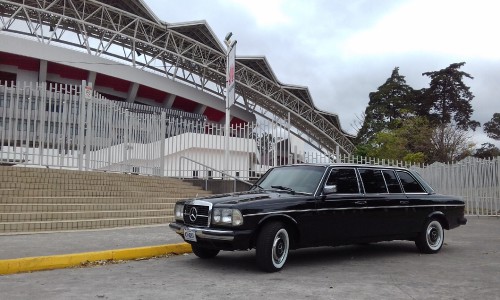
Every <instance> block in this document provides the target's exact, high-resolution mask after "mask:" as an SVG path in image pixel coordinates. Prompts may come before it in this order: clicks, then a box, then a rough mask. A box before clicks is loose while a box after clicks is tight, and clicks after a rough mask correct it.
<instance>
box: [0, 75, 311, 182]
mask: <svg viewBox="0 0 500 300" xmlns="http://www.w3.org/2000/svg"><path fill="white" fill-rule="evenodd" d="M82 90H84V86H83V85H82V86H71V85H55V84H50V85H48V86H46V85H44V84H43V85H39V84H24V85H21V84H19V83H18V84H17V85H13V84H11V86H7V85H0V141H1V144H0V161H1V162H2V163H3V164H16V165H24V166H28V165H29V166H40V167H54V168H68V169H78V170H101V171H114V172H130V173H137V174H143V175H158V176H175V177H179V176H180V177H190V178H191V177H213V176H215V175H214V174H212V172H211V171H207V169H206V168H203V167H201V165H208V166H210V167H211V168H212V169H216V170H224V166H226V164H225V160H226V157H225V155H224V149H225V147H226V145H224V143H225V142H224V125H223V124H214V123H209V122H207V121H206V118H205V117H204V116H202V115H196V114H189V113H184V112H179V111H174V110H168V109H162V108H159V107H150V106H143V105H134V104H130V103H120V102H115V101H109V100H107V99H104V98H102V97H101V96H100V95H98V94H97V93H90V94H89V96H90V97H88V98H86V97H84V94H85V93H82ZM284 122H285V121H281V122H280V121H276V122H268V121H267V122H266V121H260V122H259V123H245V124H236V125H233V126H231V128H230V133H229V134H230V138H229V145H227V147H228V148H229V154H230V155H229V157H228V161H229V163H228V170H224V171H225V172H226V173H227V174H228V175H231V176H234V177H239V178H242V179H249V178H252V177H257V176H259V174H262V173H264V172H265V171H267V169H269V168H270V167H271V166H276V165H281V164H288V163H297V162H303V161H304V158H303V153H302V152H301V149H302V148H303V142H302V141H301V140H300V139H298V138H295V137H292V136H291V134H290V129H289V126H287V124H285V123H284ZM181 157H187V158H189V159H191V160H194V161H196V162H197V163H193V162H190V161H189V160H184V161H183V160H181V159H180V158H181Z"/></svg>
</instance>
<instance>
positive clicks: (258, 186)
mask: <svg viewBox="0 0 500 300" xmlns="http://www.w3.org/2000/svg"><path fill="white" fill-rule="evenodd" d="M254 187H257V188H259V189H261V190H263V189H264V188H263V187H261V186H260V185H258V184H256V183H254V184H253V185H252V188H254Z"/></svg>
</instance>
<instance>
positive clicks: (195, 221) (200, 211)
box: [184, 204, 210, 226]
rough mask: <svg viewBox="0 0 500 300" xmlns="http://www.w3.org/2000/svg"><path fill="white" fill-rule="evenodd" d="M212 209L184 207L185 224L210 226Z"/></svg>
mask: <svg viewBox="0 0 500 300" xmlns="http://www.w3.org/2000/svg"><path fill="white" fill-rule="evenodd" d="M209 210H210V207H208V206H205V205H191V204H186V205H184V223H185V224H189V225H196V226H208V213H209Z"/></svg>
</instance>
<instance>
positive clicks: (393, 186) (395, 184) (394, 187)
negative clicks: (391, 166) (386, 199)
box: [382, 170, 403, 193]
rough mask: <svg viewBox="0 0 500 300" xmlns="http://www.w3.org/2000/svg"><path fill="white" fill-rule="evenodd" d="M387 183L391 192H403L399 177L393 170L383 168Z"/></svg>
mask: <svg viewBox="0 0 500 300" xmlns="http://www.w3.org/2000/svg"><path fill="white" fill-rule="evenodd" d="M382 174H384V178H385V183H386V184H387V189H388V190H389V193H402V192H403V191H402V190H401V186H400V185H399V181H398V178H397V177H396V174H395V173H394V171H392V170H383V171H382Z"/></svg>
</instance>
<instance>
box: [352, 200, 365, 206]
mask: <svg viewBox="0 0 500 300" xmlns="http://www.w3.org/2000/svg"><path fill="white" fill-rule="evenodd" d="M354 203H356V204H358V205H363V204H366V201H356V202H354Z"/></svg>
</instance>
